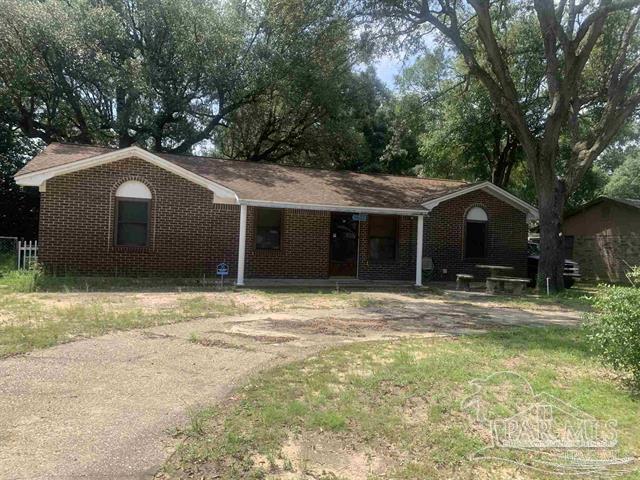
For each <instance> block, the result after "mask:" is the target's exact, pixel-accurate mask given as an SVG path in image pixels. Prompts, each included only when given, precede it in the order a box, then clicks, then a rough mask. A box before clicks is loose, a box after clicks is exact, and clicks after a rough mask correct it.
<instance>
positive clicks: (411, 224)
mask: <svg viewBox="0 0 640 480" xmlns="http://www.w3.org/2000/svg"><path fill="white" fill-rule="evenodd" d="M416 225H417V220H416V218H415V217H398V236H397V241H398V246H397V250H398V255H397V258H396V259H395V260H386V261H376V260H372V259H370V258H369V222H368V221H364V222H360V231H359V239H360V240H359V243H360V262H359V266H358V267H359V268H358V270H359V273H360V275H359V276H360V278H362V279H364V280H415V277H416V263H415V262H416V260H415V258H416V234H417V232H416Z"/></svg>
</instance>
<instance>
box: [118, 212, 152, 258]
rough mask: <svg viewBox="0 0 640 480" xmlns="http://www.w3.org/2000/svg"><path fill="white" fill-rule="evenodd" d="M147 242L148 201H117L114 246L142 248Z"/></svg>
mask: <svg viewBox="0 0 640 480" xmlns="http://www.w3.org/2000/svg"><path fill="white" fill-rule="evenodd" d="M148 240H149V200H118V217H117V226H116V245H118V246H132V247H144V246H146V245H147V244H148Z"/></svg>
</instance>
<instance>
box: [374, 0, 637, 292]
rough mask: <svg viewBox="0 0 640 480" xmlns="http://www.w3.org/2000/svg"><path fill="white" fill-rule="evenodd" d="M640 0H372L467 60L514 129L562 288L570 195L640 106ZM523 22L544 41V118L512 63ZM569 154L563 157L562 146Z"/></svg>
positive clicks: (544, 266)
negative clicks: (566, 209) (530, 107)
mask: <svg viewBox="0 0 640 480" xmlns="http://www.w3.org/2000/svg"><path fill="white" fill-rule="evenodd" d="M638 5H640V0H617V1H616V0H584V1H579V2H578V1H576V0H559V1H554V0H534V1H533V2H529V1H516V0H495V1H488V0H467V1H460V0H371V2H369V3H366V8H367V11H368V13H370V14H371V13H372V14H374V15H375V17H376V19H377V20H379V21H381V24H382V25H383V27H384V28H385V29H386V30H387V31H386V33H387V34H391V35H392V36H393V37H395V38H396V39H397V38H400V39H405V40H406V39H408V40H412V41H416V39H420V38H423V37H424V36H425V35H430V34H434V33H435V34H436V35H437V38H438V39H440V40H441V41H443V42H445V43H446V44H447V45H448V46H449V47H450V48H452V49H454V50H455V51H456V52H458V53H459V54H460V55H461V57H462V58H463V60H464V63H465V66H466V68H467V69H468V72H469V74H470V75H472V76H473V77H475V78H476V79H477V80H478V81H479V82H481V84H482V85H483V86H484V87H485V88H486V90H487V92H488V95H489V96H490V98H491V100H492V102H493V104H494V106H495V107H496V109H497V111H498V112H499V114H500V116H501V118H502V119H503V120H504V122H505V123H506V124H507V125H508V126H509V128H510V129H511V131H512V132H513V133H514V134H515V135H516V137H517V138H518V141H519V143H520V145H521V147H522V151H523V154H524V156H525V159H526V162H527V165H528V168H529V171H530V172H531V175H532V176H533V179H534V181H535V186H536V193H537V199H538V207H539V210H540V232H541V260H540V269H539V277H540V278H545V277H547V278H549V279H550V285H551V288H552V289H553V290H560V289H562V288H563V282H562V270H563V249H562V237H561V223H562V214H563V209H564V206H565V203H566V200H567V198H568V197H569V195H570V194H571V193H572V192H573V191H575V190H576V189H577V188H578V186H579V185H580V182H581V180H582V179H583V177H584V175H585V173H586V172H587V171H588V170H589V169H590V168H591V166H592V164H593V162H594V160H595V159H596V158H597V157H598V156H599V155H600V154H601V153H602V152H603V151H604V150H605V149H606V147H607V146H608V145H609V144H610V143H611V142H612V141H613V140H614V139H615V137H616V135H617V134H618V132H619V131H620V129H621V128H622V127H623V125H624V124H625V122H627V121H628V120H629V118H630V117H631V116H632V115H634V113H636V112H637V109H638V105H639V104H640V85H639V82H638V73H639V72H640V49H639V48H638V47H639V45H638V42H639V38H638V20H639V19H640V10H639V9H638ZM521 29H527V30H528V35H530V37H531V38H532V39H534V40H535V42H536V43H537V44H538V46H539V47H538V50H539V51H540V54H539V62H541V64H542V65H543V67H544V71H545V75H544V77H543V78H542V80H541V82H540V85H539V88H538V90H537V92H538V95H539V98H540V99H542V100H544V101H545V109H544V115H543V117H542V118H539V117H538V115H537V114H536V113H535V112H534V113H533V114H532V112H531V111H530V110H528V109H527V108H526V107H525V105H524V102H523V99H524V98H525V94H524V92H521V91H519V89H518V84H517V82H516V81H515V80H514V74H513V69H514V68H517V65H518V62H517V61H514V58H518V56H522V55H526V56H530V55H531V51H530V50H529V49H526V50H525V51H518V48H519V45H518V43H517V42H514V41H513V39H514V36H515V35H516V34H517V33H520V31H521ZM563 151H566V154H561V152H563Z"/></svg>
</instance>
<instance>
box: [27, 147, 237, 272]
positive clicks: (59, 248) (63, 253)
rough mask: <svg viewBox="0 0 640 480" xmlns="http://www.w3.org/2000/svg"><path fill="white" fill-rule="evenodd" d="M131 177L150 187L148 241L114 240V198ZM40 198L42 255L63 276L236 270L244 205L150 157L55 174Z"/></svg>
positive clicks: (48, 264) (52, 270) (44, 261)
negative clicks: (136, 244)
mask: <svg viewBox="0 0 640 480" xmlns="http://www.w3.org/2000/svg"><path fill="white" fill-rule="evenodd" d="M127 180H140V181H142V182H143V183H145V184H146V185H147V186H148V187H149V189H150V190H151V192H152V195H153V199H152V201H151V224H150V226H149V231H150V245H149V247H145V248H127V247H114V246H113V215H114V209H115V207H114V198H115V191H116V189H117V187H118V186H119V185H120V184H122V183H123V182H125V181H127ZM46 190H47V191H46V193H45V194H43V195H42V198H41V211H40V249H41V250H40V256H39V258H40V261H41V262H42V263H43V265H44V266H45V268H47V270H49V271H51V272H55V273H58V274H67V273H68V274H88V275H126V276H135V275H166V276H182V275H186V276H200V275H202V273H204V272H211V271H212V270H213V269H214V268H215V265H216V264H217V263H218V262H221V261H222V260H223V259H226V260H227V261H228V262H229V263H230V265H231V266H232V273H233V272H234V271H235V265H236V259H237V257H236V254H237V244H238V242H237V235H238V229H239V218H240V217H239V207H237V206H228V205H214V204H213V192H210V191H208V190H207V189H205V188H203V187H200V186H198V185H195V184H193V183H192V182H189V181H187V180H184V179H182V178H181V177H178V176H176V175H174V174H172V173H169V172H167V171H165V170H163V169H160V168H158V167H156V166H154V165H152V164H150V163H148V162H145V161H143V160H138V159H133V158H132V159H127V160H122V161H118V162H113V163H109V164H106V165H102V166H99V167H94V168H91V169H88V170H83V171H80V172H75V173H70V174H67V175H63V176H60V177H56V178H53V179H51V180H49V181H48V182H47V189H46Z"/></svg>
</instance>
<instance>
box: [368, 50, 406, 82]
mask: <svg viewBox="0 0 640 480" xmlns="http://www.w3.org/2000/svg"><path fill="white" fill-rule="evenodd" d="M373 66H374V67H375V69H376V73H377V74H378V78H380V80H382V81H383V82H384V84H385V85H386V86H387V87H388V88H390V89H392V90H394V89H395V76H396V75H398V74H399V73H400V71H401V70H402V59H401V58H399V57H397V56H395V55H385V56H384V57H381V58H379V59H378V60H377V61H376V62H375V63H374V64H373Z"/></svg>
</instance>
